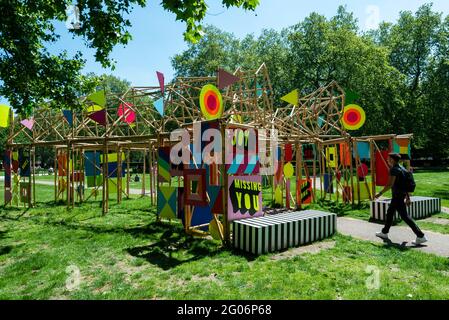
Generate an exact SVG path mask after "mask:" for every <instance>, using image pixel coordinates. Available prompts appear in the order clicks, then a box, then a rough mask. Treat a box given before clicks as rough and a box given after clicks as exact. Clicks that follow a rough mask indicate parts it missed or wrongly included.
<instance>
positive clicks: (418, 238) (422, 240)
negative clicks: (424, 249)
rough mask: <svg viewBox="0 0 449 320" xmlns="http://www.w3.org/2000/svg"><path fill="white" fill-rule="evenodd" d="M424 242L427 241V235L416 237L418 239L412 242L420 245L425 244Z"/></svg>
mask: <svg viewBox="0 0 449 320" xmlns="http://www.w3.org/2000/svg"><path fill="white" fill-rule="evenodd" d="M424 242H427V238H426V236H422V237H416V240H415V241H413V242H412V244H414V245H415V246H419V245H420V244H423V243H424Z"/></svg>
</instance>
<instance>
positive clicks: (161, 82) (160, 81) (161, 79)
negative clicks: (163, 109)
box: [156, 71, 165, 94]
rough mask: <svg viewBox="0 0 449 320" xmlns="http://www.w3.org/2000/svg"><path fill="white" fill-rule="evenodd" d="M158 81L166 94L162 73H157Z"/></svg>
mask: <svg viewBox="0 0 449 320" xmlns="http://www.w3.org/2000/svg"><path fill="white" fill-rule="evenodd" d="M156 75H157V80H158V81H159V87H160V88H161V92H162V94H164V92H165V88H164V74H163V73H162V72H159V71H156Z"/></svg>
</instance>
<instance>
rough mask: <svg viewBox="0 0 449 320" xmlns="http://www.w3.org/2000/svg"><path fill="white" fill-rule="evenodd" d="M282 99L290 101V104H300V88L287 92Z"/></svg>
mask: <svg viewBox="0 0 449 320" xmlns="http://www.w3.org/2000/svg"><path fill="white" fill-rule="evenodd" d="M281 100H283V101H285V102H288V103H289V104H292V105H294V106H298V100H299V90H298V89H295V90H293V91H292V92H290V93H287V94H286V95H285V96H283V97H282V98H281Z"/></svg>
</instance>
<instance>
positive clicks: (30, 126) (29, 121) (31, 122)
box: [20, 118, 34, 130]
mask: <svg viewBox="0 0 449 320" xmlns="http://www.w3.org/2000/svg"><path fill="white" fill-rule="evenodd" d="M20 123H21V124H23V125H24V126H25V127H27V128H28V129H30V130H33V126H34V119H33V118H31V119H25V120H22V121H20Z"/></svg>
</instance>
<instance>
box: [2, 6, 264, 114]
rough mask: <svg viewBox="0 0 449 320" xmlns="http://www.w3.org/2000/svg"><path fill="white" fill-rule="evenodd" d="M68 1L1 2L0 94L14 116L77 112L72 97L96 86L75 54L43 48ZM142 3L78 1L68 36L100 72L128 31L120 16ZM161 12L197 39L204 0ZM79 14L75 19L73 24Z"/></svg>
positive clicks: (109, 64) (124, 41) (53, 36)
mask: <svg viewBox="0 0 449 320" xmlns="http://www.w3.org/2000/svg"><path fill="white" fill-rule="evenodd" d="M70 3H71V1H68V0H66V1H45V0H35V1H26V0H5V1H1V2H0V11H1V12H2V19H1V20H0V80H1V85H0V95H1V96H3V97H5V98H6V99H8V100H9V102H10V104H11V105H12V107H13V108H14V109H15V110H16V112H17V113H20V114H23V115H30V114H31V112H32V110H33V108H35V107H37V106H38V105H39V104H41V103H43V102H44V101H48V100H51V101H54V103H53V107H55V108H80V107H81V106H80V103H79V101H78V97H79V96H80V95H84V94H87V93H89V92H91V91H92V89H93V88H94V87H95V86H96V85H97V83H96V82H95V81H91V80H92V79H89V78H86V77H84V76H82V75H81V70H82V68H83V66H84V63H85V61H84V60H83V59H82V54H81V53H80V52H78V53H76V54H75V55H74V56H73V57H69V56H68V55H67V53H66V52H65V51H64V52H61V53H60V54H58V55H52V54H50V53H49V52H48V50H46V48H45V45H51V44H53V43H55V42H56V41H57V40H58V39H59V35H58V34H56V32H55V27H54V23H55V21H67V19H68V13H67V11H66V10H67V8H68V5H70ZM146 3H147V2H146V1H145V0H119V1H109V0H89V1H85V0H79V1H78V3H77V5H76V7H74V8H73V9H74V10H73V11H74V13H75V17H76V18H77V19H75V21H74V23H73V24H72V25H71V29H70V32H71V33H72V35H73V36H77V37H81V38H83V39H84V40H85V44H86V46H88V47H90V48H94V49H95V50H96V52H95V58H96V60H97V61H98V62H100V63H101V64H102V66H104V67H113V66H114V63H113V61H111V60H110V58H109V54H110V53H111V51H112V49H113V48H114V46H116V45H117V44H123V45H126V44H127V43H128V42H129V40H130V39H131V34H130V33H129V31H128V28H129V27H130V26H131V23H130V21H129V19H127V18H126V17H125V15H127V14H129V13H130V12H131V11H132V8H133V6H134V5H139V6H141V7H144V6H146ZM222 4H223V6H225V7H227V8H229V7H231V6H235V7H239V8H243V9H245V10H254V9H255V8H256V6H257V5H258V4H259V0H222ZM162 6H163V8H164V9H165V10H167V11H169V12H172V13H174V14H175V15H176V19H177V20H181V21H183V22H185V23H186V25H187V27H186V32H185V34H184V38H185V39H186V40H187V41H190V42H196V41H198V40H199V39H200V38H201V36H202V28H201V21H202V20H203V18H204V16H205V14H206V11H207V5H206V3H205V0H188V1H185V0H163V1H162ZM78 14H79V19H78Z"/></svg>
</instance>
